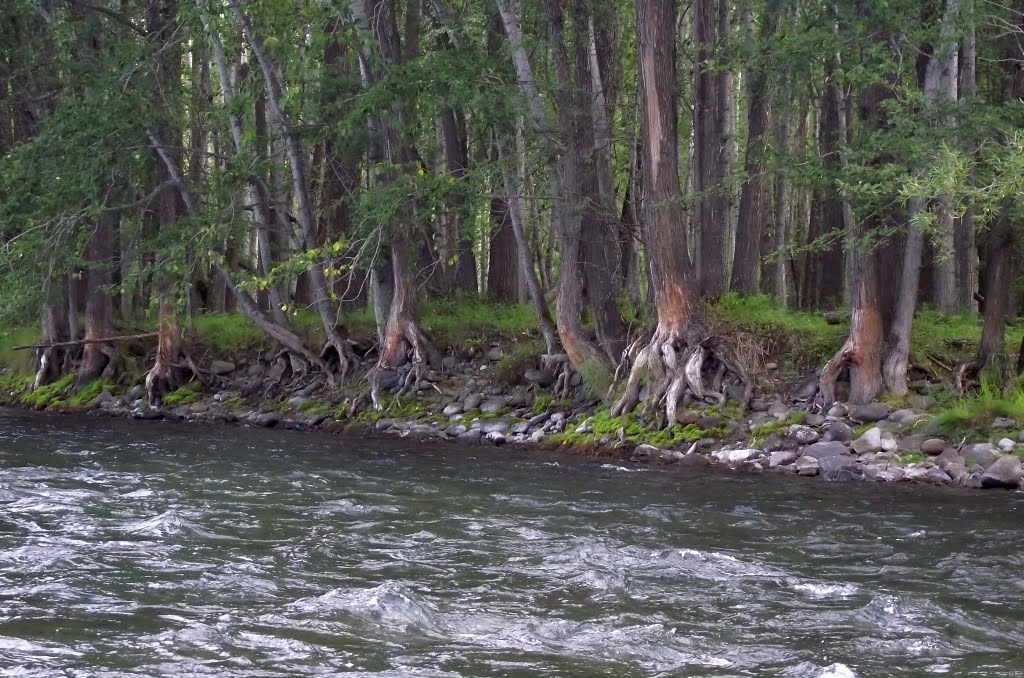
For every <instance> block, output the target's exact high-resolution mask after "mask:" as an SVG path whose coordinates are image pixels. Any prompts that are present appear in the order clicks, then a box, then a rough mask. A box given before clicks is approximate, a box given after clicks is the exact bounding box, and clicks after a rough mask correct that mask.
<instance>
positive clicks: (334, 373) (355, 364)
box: [320, 332, 359, 388]
mask: <svg viewBox="0 0 1024 678" xmlns="http://www.w3.org/2000/svg"><path fill="white" fill-rule="evenodd" d="M320 359H321V360H322V361H323V362H324V365H325V368H326V373H327V381H328V383H329V384H330V385H331V387H332V388H334V386H335V379H337V380H338V381H340V382H342V383H344V382H346V381H348V380H349V378H351V377H352V375H354V374H355V373H356V370H358V369H359V358H358V356H356V353H355V351H353V350H352V346H351V345H350V344H349V343H348V341H346V340H345V339H344V338H342V337H341V336H340V335H338V334H337V333H336V332H335V333H334V334H333V336H331V337H330V338H328V340H327V342H326V343H325V344H324V347H323V348H322V349H320Z"/></svg>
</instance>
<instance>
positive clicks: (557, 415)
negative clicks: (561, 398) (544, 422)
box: [551, 412, 567, 423]
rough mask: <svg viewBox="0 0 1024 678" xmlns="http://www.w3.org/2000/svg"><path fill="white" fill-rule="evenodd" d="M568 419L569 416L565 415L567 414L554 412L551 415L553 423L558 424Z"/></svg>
mask: <svg viewBox="0 0 1024 678" xmlns="http://www.w3.org/2000/svg"><path fill="white" fill-rule="evenodd" d="M566 418H567V415H566V414H565V412H552V413H551V421H553V422H556V423H557V422H560V421H565V420H566Z"/></svg>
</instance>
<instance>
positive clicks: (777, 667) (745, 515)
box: [0, 412, 1024, 678]
mask: <svg viewBox="0 0 1024 678" xmlns="http://www.w3.org/2000/svg"><path fill="white" fill-rule="evenodd" d="M1022 520H1024V494H1022V493H1005V492H998V493H991V494H990V493H979V492H966V491H964V492H959V491H955V490H950V489H948V488H947V489H943V490H939V489H932V488H921V487H913V488H911V487H906V486H891V485H884V486H878V487H875V486H871V485H867V484H856V485H849V486H834V485H828V484H825V483H821V482H813V481H805V480H801V479H791V478H780V477H767V476H765V477H761V476H758V477H754V476H740V475H718V474H707V475H694V474H693V473H692V472H686V473H683V472H679V471H672V470H671V469H668V470H666V469H657V468H646V467H640V466H620V465H616V464H609V463H606V462H602V461H594V460H583V459H578V458H572V457H560V456H552V455H550V454H540V453H528V452H522V451H514V450H509V449H506V448H503V449H494V448H465V447H457V446H449V445H447V444H444V445H442V444H433V445H425V444H419V443H411V442H407V441H400V440H362V439H357V438H344V437H330V436H321V435H317V434H301V433H290V432H277V431H267V430H257V429H245V428H234V427H221V428H217V427H209V428H200V427H189V426H187V425H182V424H141V423H131V422H123V421H115V420H103V419H92V418H75V417H52V416H40V415H31V414H25V413H17V412H0V676H73V677H83V676H183V675H189V676H246V677H248V676H327V675H339V674H344V675H354V676H523V677H534V676H581V677H588V676H614V677H617V678H619V677H622V678H628V677H631V676H784V677H786V676H792V677H797V678H801V677H807V678H848V677H850V676H857V677H867V676H931V675H950V676H1024V523H1022Z"/></svg>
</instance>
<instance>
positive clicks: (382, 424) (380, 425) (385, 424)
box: [373, 417, 398, 431]
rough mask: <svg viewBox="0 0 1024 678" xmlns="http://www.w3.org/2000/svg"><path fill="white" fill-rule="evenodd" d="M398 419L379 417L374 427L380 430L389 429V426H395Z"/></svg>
mask: <svg viewBox="0 0 1024 678" xmlns="http://www.w3.org/2000/svg"><path fill="white" fill-rule="evenodd" d="M397 421H398V420H397V419H391V418H387V417H385V418H383V419H378V420H377V423H375V424H374V425H373V427H374V428H375V429H377V430H378V431H387V430H388V429H389V428H391V427H392V426H394V425H395V423H396V422H397Z"/></svg>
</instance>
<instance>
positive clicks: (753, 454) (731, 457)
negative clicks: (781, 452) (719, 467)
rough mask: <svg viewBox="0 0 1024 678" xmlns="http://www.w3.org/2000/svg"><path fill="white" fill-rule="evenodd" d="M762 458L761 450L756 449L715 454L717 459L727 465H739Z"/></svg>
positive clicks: (724, 451)
mask: <svg viewBox="0 0 1024 678" xmlns="http://www.w3.org/2000/svg"><path fill="white" fill-rule="evenodd" d="M760 456H761V450H755V449H743V450H718V451H717V452H715V457H716V458H717V459H718V460H719V461H721V462H725V463H727V464H739V463H742V462H745V461H749V460H751V459H756V458H758V457H760Z"/></svg>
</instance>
